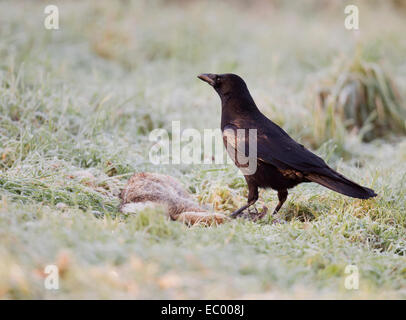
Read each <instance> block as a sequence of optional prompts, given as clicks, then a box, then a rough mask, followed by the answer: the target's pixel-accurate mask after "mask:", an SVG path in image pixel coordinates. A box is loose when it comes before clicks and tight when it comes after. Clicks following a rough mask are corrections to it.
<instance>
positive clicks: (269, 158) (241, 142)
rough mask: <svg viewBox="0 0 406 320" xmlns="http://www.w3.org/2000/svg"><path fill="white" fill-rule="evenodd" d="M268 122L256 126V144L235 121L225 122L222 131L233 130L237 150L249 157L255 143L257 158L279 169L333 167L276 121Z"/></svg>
mask: <svg viewBox="0 0 406 320" xmlns="http://www.w3.org/2000/svg"><path fill="white" fill-rule="evenodd" d="M269 122H270V123H267V126H257V127H259V129H257V134H256V145H255V143H254V144H253V141H252V140H251V141H250V140H249V132H248V130H247V129H244V131H245V133H244V134H238V133H236V132H237V131H238V129H237V127H236V126H234V125H226V126H225V127H224V130H223V135H225V136H229V137H231V136H232V132H234V134H235V136H236V139H234V141H236V144H237V146H236V148H237V150H238V151H240V152H241V153H245V155H246V156H247V157H248V156H249V152H250V150H251V154H252V150H253V149H252V148H255V147H256V156H257V159H259V160H261V161H262V162H265V163H268V164H271V165H273V166H275V167H277V168H279V169H295V170H298V171H301V172H303V173H310V172H318V173H322V172H323V171H324V169H327V168H328V169H330V168H329V167H328V165H327V164H326V163H325V162H324V160H323V159H322V158H320V157H318V156H317V155H315V154H314V153H312V152H310V151H309V150H307V149H306V148H305V147H304V146H303V145H301V144H299V143H297V142H296V141H294V140H293V139H292V138H291V137H289V135H288V134H287V133H286V132H285V131H283V130H282V129H281V128H280V127H278V126H277V125H276V124H274V123H273V122H271V121H269ZM239 130H241V129H239ZM250 148H251V149H250Z"/></svg>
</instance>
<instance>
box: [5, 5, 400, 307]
mask: <svg viewBox="0 0 406 320" xmlns="http://www.w3.org/2000/svg"><path fill="white" fill-rule="evenodd" d="M55 4H57V5H58V6H59V11H60V30H58V31H48V30H45V29H44V27H43V18H44V14H43V9H44V6H45V3H44V2H42V1H36V2H34V1H2V2H1V3H0V19H1V21H2V27H1V28H0V195H1V200H0V262H1V263H0V298H3V299H22V298H29V299H52V298H57V299H60V298H147V299H148V298H169V299H177V298H397V299H402V298H403V299H404V298H405V297H406V268H405V266H406V263H405V262H406V256H405V253H406V236H405V235H406V214H405V212H406V140H405V139H404V137H403V136H401V135H400V136H399V135H391V134H390V132H388V134H387V135H385V136H386V137H387V139H386V140H384V139H375V140H373V141H371V142H370V143H364V142H362V139H361V137H360V136H359V135H357V134H356V133H355V132H353V131H347V130H342V131H340V132H339V133H337V134H336V135H332V136H328V138H329V140H327V141H326V135H323V132H321V131H320V123H318V120H317V118H314V109H313V105H312V104H311V102H309V101H311V100H312V99H309V95H312V94H313V95H314V94H315V92H314V91H313V90H309V88H310V87H311V85H312V83H313V80H314V79H315V78H318V77H319V75H320V73H323V72H325V71H326V70H330V68H331V66H332V65H333V64H334V62H335V61H336V60H337V58H340V57H345V56H352V55H353V54H354V51H355V49H356V47H357V46H359V45H361V46H362V47H363V52H364V59H367V60H368V61H372V62H374V63H378V62H379V64H380V65H383V66H384V67H385V70H386V71H387V72H388V73H389V74H390V78H391V79H392V80H393V81H394V82H396V84H397V87H398V91H399V94H400V95H401V96H402V97H403V98H404V97H405V95H406V81H405V79H406V64H405V62H404V56H405V54H406V42H405V38H404V32H403V30H404V29H405V22H404V21H406V20H405V19H404V16H405V12H404V8H403V7H400V8H397V7H393V6H392V5H391V4H386V5H385V6H383V5H382V7H380V8H374V7H371V6H370V5H368V4H367V3H366V2H360V3H359V5H360V12H361V15H362V16H361V20H360V21H361V25H360V27H361V30H360V33H359V35H358V36H357V37H354V35H353V33H352V32H350V31H347V30H345V29H344V28H343V19H344V18H343V5H342V4H341V2H339V1H337V2H332V4H331V5H329V6H326V7H324V8H322V9H320V8H319V6H318V5H317V1H312V2H309V5H308V7H306V8H305V9H304V8H303V7H301V5H299V4H291V3H290V2H286V3H285V2H280V1H272V2H265V1H258V2H256V4H255V6H254V5H247V4H243V3H238V4H233V5H232V4H231V3H230V2H221V3H218V4H217V3H215V2H210V1H209V2H205V1H196V2H192V3H188V4H186V3H183V2H182V3H181V4H180V3H178V2H177V1H174V2H172V1H171V2H162V1H153V2H146V1H145V2H144V1H130V2H119V1H115V2H112V1H97V2H90V1H89V2H84V1H83V2H76V1H63V2H62V1H59V2H58V1H56V2H55ZM312 10H316V11H312ZM376 21H385V23H384V24H383V25H382V24H378V23H376ZM394 48H396V50H394ZM201 72H218V73H220V72H235V73H238V74H240V75H242V76H243V77H244V78H245V79H246V80H247V83H248V86H249V88H250V90H251V92H252V94H253V96H254V98H255V100H256V101H257V103H258V105H259V106H260V108H261V109H262V110H263V111H264V113H265V114H266V115H268V116H269V117H270V118H271V119H273V120H274V121H276V122H277V123H278V124H280V125H282V126H283V127H284V129H285V130H287V131H288V132H289V133H290V134H291V135H292V136H293V137H294V138H296V139H298V140H299V141H300V142H301V143H303V144H305V145H306V146H312V147H313V148H314V149H316V150H315V151H317V153H318V154H320V155H321V156H323V157H324V158H325V159H326V160H327V161H328V162H329V164H331V165H332V166H333V167H335V168H338V170H339V171H340V172H342V173H344V174H345V175H347V176H348V177H350V178H352V179H354V180H356V181H359V182H360V183H361V184H363V185H366V186H370V187H372V188H374V190H375V191H376V192H377V193H378V195H379V196H378V197H377V198H374V199H371V200H367V201H360V200H355V199H350V198H346V197H344V196H341V195H339V194H336V193H333V192H331V191H328V190H327V189H324V188H322V187H320V186H317V185H312V184H307V185H301V186H298V187H297V188H295V189H293V190H292V191H291V192H290V196H289V198H288V201H287V203H286V204H285V206H284V207H283V209H282V210H281V213H282V215H283V217H284V218H285V219H286V221H287V223H286V224H282V225H275V224H272V223H271V222H272V221H271V220H272V219H271V217H268V218H267V219H265V220H264V221H261V222H259V223H254V222H249V221H241V220H237V221H231V222H230V223H227V224H224V225H221V226H218V227H210V228H202V227H191V228H188V227H186V226H183V225H182V224H180V223H176V222H172V221H169V219H168V218H167V217H166V216H165V215H164V212H163V211H162V210H156V211H154V210H145V211H144V212H140V213H139V214H137V215H123V214H120V213H119V212H118V210H117V206H118V204H119V200H118V193H119V191H120V188H121V187H122V186H123V185H124V184H125V181H126V179H127V178H128V177H129V176H130V175H131V174H132V173H133V172H140V171H154V172H163V173H166V174H170V175H173V176H174V177H177V178H178V179H180V180H181V181H182V182H183V184H184V185H185V187H186V188H187V189H188V190H190V192H192V193H193V194H194V196H195V197H196V198H197V199H198V200H199V201H201V202H202V203H208V204H211V205H213V207H214V208H216V210H219V211H223V212H226V213H228V212H231V211H232V210H233V209H235V208H237V207H238V206H240V205H242V204H243V203H245V201H246V194H247V189H246V186H245V182H244V179H243V177H242V176H241V174H239V173H238V171H237V170H236V169H235V168H234V166H233V165H225V166H216V165H204V166H203V165H202V166H197V165H194V166H191V165H176V166H174V165H173V166H171V165H168V166H154V165H152V164H151V163H150V162H149V158H148V151H149V149H150V147H151V142H150V141H149V140H148V134H149V132H150V131H151V130H153V129H155V128H165V129H168V130H170V129H171V121H173V120H180V121H181V128H182V129H185V128H197V129H198V130H200V131H203V129H205V128H213V129H214V128H218V126H219V120H220V102H219V100H218V97H217V96H216V95H215V94H214V92H213V91H212V90H210V88H208V87H207V85H205V84H203V83H201V82H200V81H198V80H197V79H196V75H197V74H199V73H201ZM312 98H315V97H312ZM313 101H314V100H313ZM276 201H277V197H276V195H275V192H273V191H261V195H260V201H259V203H258V207H259V208H260V207H262V206H263V205H266V206H268V207H270V208H272V207H273V206H274V205H276ZM48 264H56V265H57V266H58V267H59V270H60V276H61V278H60V289H59V290H57V291H52V290H45V289H44V277H45V274H44V268H45V266H46V265H48ZM349 264H354V265H356V266H357V267H358V269H359V274H360V287H359V290H347V289H345V287H344V282H345V278H346V276H347V275H346V274H345V268H346V266H347V265H349Z"/></svg>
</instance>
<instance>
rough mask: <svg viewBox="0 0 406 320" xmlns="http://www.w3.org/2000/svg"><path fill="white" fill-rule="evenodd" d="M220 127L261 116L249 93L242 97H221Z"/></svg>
mask: <svg viewBox="0 0 406 320" xmlns="http://www.w3.org/2000/svg"><path fill="white" fill-rule="evenodd" d="M220 98H221V127H222V128H223V127H224V126H225V125H227V124H232V123H234V122H235V121H238V120H241V119H250V118H253V117H256V116H257V115H259V114H261V112H260V111H259V109H258V107H257V106H256V104H255V102H254V99H252V97H251V95H250V94H249V92H248V93H247V94H243V95H224V96H221V97H220Z"/></svg>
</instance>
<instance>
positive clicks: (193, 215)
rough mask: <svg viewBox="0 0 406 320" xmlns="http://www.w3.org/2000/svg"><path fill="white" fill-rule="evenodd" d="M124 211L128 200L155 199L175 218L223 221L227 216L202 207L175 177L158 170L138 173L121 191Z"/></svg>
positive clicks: (211, 221)
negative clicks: (159, 172)
mask: <svg viewBox="0 0 406 320" xmlns="http://www.w3.org/2000/svg"><path fill="white" fill-rule="evenodd" d="M120 198H121V200H122V201H121V205H120V210H122V209H123V207H124V205H126V204H128V203H133V202H138V203H146V202H153V203H157V204H161V205H163V206H164V207H166V208H167V212H168V214H169V216H170V218H171V219H172V220H179V221H182V222H184V223H186V224H191V225H193V224H196V223H204V224H212V223H223V222H224V221H225V220H226V216H225V215H223V214H220V213H215V212H208V211H207V210H205V209H203V208H202V207H200V206H199V205H198V204H197V203H196V202H195V201H194V200H193V198H192V197H191V196H190V194H189V193H188V192H186V191H185V190H184V189H183V187H182V185H181V184H180V182H179V181H178V180H176V179H175V178H173V177H171V176H168V175H164V174H158V173H149V172H141V173H135V174H134V175H133V176H132V177H131V178H130V179H129V180H128V182H127V185H126V186H125V188H124V189H123V190H122V191H121V194H120Z"/></svg>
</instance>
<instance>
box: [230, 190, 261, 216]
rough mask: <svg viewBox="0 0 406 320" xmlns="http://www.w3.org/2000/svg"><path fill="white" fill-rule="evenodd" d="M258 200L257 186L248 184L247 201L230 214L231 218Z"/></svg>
mask: <svg viewBox="0 0 406 320" xmlns="http://www.w3.org/2000/svg"><path fill="white" fill-rule="evenodd" d="M257 200H258V187H257V186H256V185H253V184H248V203H247V204H246V205H245V206H242V207H241V208H240V209H238V210H236V211H234V212H233V213H232V214H231V218H237V217H238V216H239V215H240V214H241V213H242V212H243V211H244V210H245V209H247V208H248V207H250V206H252V205H253V204H254V203H255V202H257Z"/></svg>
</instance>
